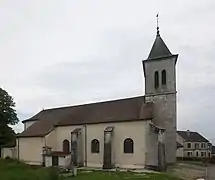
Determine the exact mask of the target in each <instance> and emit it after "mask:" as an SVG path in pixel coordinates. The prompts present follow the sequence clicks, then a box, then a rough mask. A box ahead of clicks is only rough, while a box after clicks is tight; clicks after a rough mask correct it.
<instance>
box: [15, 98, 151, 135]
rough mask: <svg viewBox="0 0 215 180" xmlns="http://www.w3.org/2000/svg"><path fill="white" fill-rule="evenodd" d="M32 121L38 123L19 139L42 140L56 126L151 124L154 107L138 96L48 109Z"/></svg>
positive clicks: (24, 132)
mask: <svg viewBox="0 0 215 180" xmlns="http://www.w3.org/2000/svg"><path fill="white" fill-rule="evenodd" d="M32 118H33V119H38V120H37V121H36V122H35V123H34V124H32V125H31V126H30V127H29V128H27V129H26V130H25V131H23V132H22V133H21V134H19V135H18V137H42V136H45V135H47V134H48V133H49V132H50V131H51V130H52V129H53V128H54V127H55V126H68V125H82V124H95V123H107V122H124V121H134V120H150V119H152V103H144V96H139V97H133V98H127V99H119V100H113V101H106V102H98V103H92V104H84V105H77V106H69V107H61V108H53V109H46V110H43V111H41V112H39V113H38V114H36V115H35V116H33V117H32ZM30 119H31V118H30Z"/></svg>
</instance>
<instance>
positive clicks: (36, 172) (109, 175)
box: [0, 160, 179, 180]
mask: <svg viewBox="0 0 215 180" xmlns="http://www.w3.org/2000/svg"><path fill="white" fill-rule="evenodd" d="M55 172H56V171H53V169H52V168H42V167H31V166H28V165H26V164H24V163H18V162H16V161H14V160H0V180H69V179H73V180H179V179H177V178H174V177H170V176H168V175H166V174H160V173H154V174H140V173H131V172H102V171H94V172H87V171H84V170H81V171H78V176H76V177H73V178H71V177H60V178H56V176H55Z"/></svg>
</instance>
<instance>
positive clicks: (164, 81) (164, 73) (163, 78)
mask: <svg viewBox="0 0 215 180" xmlns="http://www.w3.org/2000/svg"><path fill="white" fill-rule="evenodd" d="M161 74H162V78H161V80H162V85H166V70H163V71H162V73H161Z"/></svg>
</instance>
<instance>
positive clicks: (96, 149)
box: [91, 139, 99, 153]
mask: <svg viewBox="0 0 215 180" xmlns="http://www.w3.org/2000/svg"><path fill="white" fill-rule="evenodd" d="M91 153H99V141H98V140H97V139H93V140H92V141H91Z"/></svg>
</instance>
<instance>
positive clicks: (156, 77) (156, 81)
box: [154, 71, 159, 89]
mask: <svg viewBox="0 0 215 180" xmlns="http://www.w3.org/2000/svg"><path fill="white" fill-rule="evenodd" d="M154 78H155V79H154V80H155V89H157V88H158V86H159V74H158V71H156V72H155V77H154Z"/></svg>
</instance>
